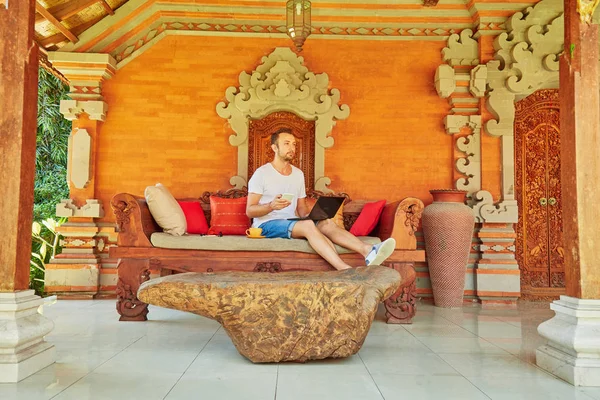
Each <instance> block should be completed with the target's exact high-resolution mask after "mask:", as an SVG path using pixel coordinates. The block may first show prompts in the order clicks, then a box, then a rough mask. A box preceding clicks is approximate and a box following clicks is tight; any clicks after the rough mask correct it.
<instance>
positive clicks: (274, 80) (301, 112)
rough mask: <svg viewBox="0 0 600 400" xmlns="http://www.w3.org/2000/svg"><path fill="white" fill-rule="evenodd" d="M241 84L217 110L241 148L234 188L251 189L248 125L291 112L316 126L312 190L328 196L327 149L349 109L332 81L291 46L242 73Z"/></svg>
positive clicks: (234, 88) (231, 181)
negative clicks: (251, 69) (309, 65)
mask: <svg viewBox="0 0 600 400" xmlns="http://www.w3.org/2000/svg"><path fill="white" fill-rule="evenodd" d="M239 84H240V86H239V87H234V86H231V87H229V88H227V90H226V93H225V97H226V101H222V102H220V103H218V104H217V108H216V110H217V114H218V115H219V116H220V117H221V118H225V119H226V120H227V121H228V122H229V125H230V126H231V129H232V130H233V132H234V134H233V135H231V136H230V137H229V143H231V145H232V146H236V147H237V148H238V174H237V175H236V176H234V177H232V178H231V179H230V180H229V181H230V183H231V184H232V185H234V186H235V187H236V188H238V189H241V188H242V187H244V186H246V185H247V184H248V176H249V175H248V172H249V171H248V156H249V154H248V135H249V121H250V120H252V119H255V120H258V119H262V118H264V117H266V116H267V115H269V114H271V113H273V112H277V111H288V112H292V113H294V114H296V115H298V116H299V117H301V118H303V119H305V120H307V121H314V140H315V146H314V183H313V184H311V185H308V186H309V187H314V188H316V189H318V190H320V191H323V192H330V191H331V190H330V189H328V188H327V186H328V185H329V184H330V183H331V180H330V179H329V177H327V176H325V149H328V148H330V147H332V146H333V142H334V139H333V137H332V135H331V133H332V130H333V127H334V126H335V123H336V121H337V120H342V119H346V118H348V116H349V115H350V108H349V107H348V105H346V104H340V96H341V94H340V91H339V90H338V89H332V88H330V85H329V76H327V74H326V73H320V74H315V73H314V72H311V71H310V70H309V69H308V68H307V67H306V66H305V65H304V58H303V57H298V55H296V54H295V53H294V52H293V51H292V50H291V49H289V48H287V47H277V48H276V49H275V50H274V51H273V52H272V53H271V54H269V55H268V56H265V57H263V58H262V63H261V64H260V65H259V66H257V67H256V69H255V70H254V71H253V72H252V73H250V74H249V73H247V72H245V71H242V72H241V73H240V76H239Z"/></svg>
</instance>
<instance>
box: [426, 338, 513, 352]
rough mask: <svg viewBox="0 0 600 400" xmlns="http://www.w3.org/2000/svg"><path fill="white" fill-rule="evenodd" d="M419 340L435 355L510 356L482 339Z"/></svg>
mask: <svg viewBox="0 0 600 400" xmlns="http://www.w3.org/2000/svg"><path fill="white" fill-rule="evenodd" d="M419 340H420V341H421V342H422V343H423V344H424V345H425V346H427V348H429V349H430V350H431V351H433V352H435V353H485V354H505V355H506V354H508V353H507V352H506V351H505V350H503V349H501V348H500V347H498V346H496V345H494V344H492V343H490V342H488V341H487V340H484V339H481V338H454V337H421V338H419Z"/></svg>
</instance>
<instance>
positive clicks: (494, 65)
mask: <svg viewBox="0 0 600 400" xmlns="http://www.w3.org/2000/svg"><path fill="white" fill-rule="evenodd" d="M506 26H507V32H505V33H501V34H500V35H498V36H497V37H496V39H495V40H494V49H495V50H496V54H495V57H494V60H492V61H490V62H488V63H487V69H488V80H487V82H488V86H489V91H490V93H489V97H488V101H487V105H488V110H489V111H490V112H491V113H492V114H493V115H494V116H495V119H492V120H490V121H488V122H487V123H486V126H485V127H486V130H487V131H488V133H489V134H490V135H493V136H503V135H509V136H513V135H514V130H513V128H514V127H513V125H514V120H515V105H514V103H515V98H516V97H526V96H528V95H529V94H531V93H533V92H535V91H536V90H538V89H544V88H549V87H550V88H553V87H557V85H558V55H559V53H560V52H561V51H562V50H563V41H564V38H563V34H564V18H563V11H562V2H561V1H558V0H543V1H541V2H539V3H537V4H536V5H535V6H534V7H529V8H527V9H526V10H525V11H524V12H518V13H515V14H514V15H513V16H512V17H510V18H509V19H508V21H507V23H506Z"/></svg>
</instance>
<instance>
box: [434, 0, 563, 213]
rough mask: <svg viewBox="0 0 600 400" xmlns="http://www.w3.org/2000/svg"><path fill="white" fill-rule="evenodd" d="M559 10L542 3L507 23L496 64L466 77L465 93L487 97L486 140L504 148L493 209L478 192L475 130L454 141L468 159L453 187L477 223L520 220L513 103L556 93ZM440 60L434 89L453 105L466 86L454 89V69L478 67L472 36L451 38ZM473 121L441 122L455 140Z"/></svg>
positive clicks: (555, 3) (549, 1)
mask: <svg viewBox="0 0 600 400" xmlns="http://www.w3.org/2000/svg"><path fill="white" fill-rule="evenodd" d="M562 7H563V6H562V2H561V1H560V0H542V1H541V2H539V3H537V4H536V5H535V6H534V7H529V8H527V9H526V10H525V11H523V12H517V13H515V14H513V15H512V16H511V17H510V18H509V19H508V20H507V22H506V27H507V32H504V33H501V34H500V35H498V36H497V37H496V39H495V41H494V49H495V51H496V52H495V56H494V59H493V60H492V61H489V62H488V63H487V64H485V65H477V66H475V67H474V68H472V69H471V71H470V79H469V84H468V93H469V94H470V95H471V96H473V97H474V98H479V97H483V96H487V109H488V110H489V111H490V112H491V113H492V116H493V119H491V120H489V121H488V122H487V123H486V125H485V128H486V130H487V132H488V133H489V134H490V135H492V136H497V137H501V143H502V155H501V157H502V160H501V162H502V200H501V201H500V203H498V204H494V200H493V197H492V195H491V193H490V192H489V191H486V190H481V189H482V188H481V178H480V177H481V154H480V148H479V147H480V136H479V131H477V132H476V131H475V130H473V135H471V136H468V137H467V138H458V139H457V144H456V145H457V147H458V148H459V149H460V150H461V151H463V152H464V153H465V154H466V155H467V156H466V157H465V158H461V159H458V160H457V169H458V171H460V172H461V173H463V174H465V178H463V179H459V180H457V181H456V188H457V189H464V190H467V191H469V195H470V198H471V200H470V203H471V205H472V206H473V209H474V211H475V217H476V220H477V222H516V221H517V219H518V215H517V202H516V201H515V198H514V180H515V167H514V119H515V100H518V99H520V98H523V97H526V96H528V95H529V94H531V93H533V92H535V91H536V90H539V89H544V88H554V87H558V55H559V53H560V52H561V51H562V49H563V11H562ZM442 54H443V59H444V62H446V64H443V65H440V66H439V67H438V69H437V71H436V76H435V87H436V90H437V92H438V94H439V95H440V97H443V98H450V100H452V96H453V95H454V94H455V93H456V92H459V89H461V87H459V86H464V85H457V82H458V81H461V80H463V77H462V75H461V74H460V73H458V72H457V71H455V70H454V68H452V67H453V66H465V65H476V64H477V63H478V49H477V42H476V41H475V40H473V39H472V32H470V31H468V30H464V31H462V32H461V35H460V36H459V35H452V36H451V37H450V38H449V39H448V47H446V48H444V49H443V51H442ZM469 60H472V61H473V63H470V62H469ZM459 94H460V93H459ZM453 111H454V110H453ZM476 116H477V115H472V116H462V115H449V116H447V117H446V120H445V123H446V131H447V132H448V133H449V134H456V133H458V132H459V131H460V129H461V127H463V126H465V125H468V126H471V122H469V123H467V120H466V118H473V117H476ZM477 117H479V118H480V116H477ZM469 121H470V120H469ZM471 128H473V127H472V126H471ZM480 128H481V127H479V129H480Z"/></svg>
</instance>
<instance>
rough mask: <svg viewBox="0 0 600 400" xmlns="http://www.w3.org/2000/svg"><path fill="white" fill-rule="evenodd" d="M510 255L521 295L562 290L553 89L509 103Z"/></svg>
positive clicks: (556, 117)
mask: <svg viewBox="0 0 600 400" xmlns="http://www.w3.org/2000/svg"><path fill="white" fill-rule="evenodd" d="M515 111H516V113H515V117H516V120H515V168H516V177H517V178H516V180H515V194H516V198H517V202H518V205H519V221H518V223H517V252H516V258H517V261H518V263H519V266H520V269H521V272H522V273H521V287H522V291H523V295H524V296H525V297H527V298H537V299H540V298H548V297H549V296H557V295H559V294H561V292H562V291H563V290H564V287H565V283H564V250H563V247H562V207H561V193H560V190H561V189H560V134H559V133H560V131H559V120H560V116H559V102H558V91H557V90H540V91H538V92H536V93H534V94H532V95H531V96H529V97H527V98H526V99H524V100H522V101H520V102H519V103H517V105H516V108H515Z"/></svg>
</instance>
